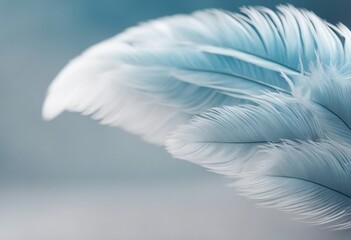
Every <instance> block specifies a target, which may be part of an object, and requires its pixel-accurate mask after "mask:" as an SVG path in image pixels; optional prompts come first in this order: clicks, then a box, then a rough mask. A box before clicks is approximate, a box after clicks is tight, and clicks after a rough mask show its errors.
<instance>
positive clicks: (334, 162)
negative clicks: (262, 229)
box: [43, 5, 351, 229]
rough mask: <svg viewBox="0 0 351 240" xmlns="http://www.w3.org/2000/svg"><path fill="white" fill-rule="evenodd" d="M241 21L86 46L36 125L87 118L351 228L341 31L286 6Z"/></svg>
mask: <svg viewBox="0 0 351 240" xmlns="http://www.w3.org/2000/svg"><path fill="white" fill-rule="evenodd" d="M241 11H242V13H232V12H228V11H224V10H215V9H211V10H203V11H198V12H195V13H193V14H190V15H175V16H172V17H164V18H161V19H158V20H154V21H150V22H146V23H143V24H140V25H138V26H136V27H132V28H129V29H127V30H126V31H124V32H122V33H120V34H118V35H117V36H115V37H113V38H111V39H108V40H106V41H104V42H102V43H99V44H97V45H95V46H93V47H91V48H89V49H88V50H86V51H85V52H84V53H83V54H81V55H80V56H78V57H76V58H75V59H74V60H73V61H71V62H70V63H69V64H68V65H67V66H66V67H65V68H64V69H63V70H62V71H61V72H60V74H59V75H58V76H57V77H56V78H55V80H54V81H53V83H52V84H51V86H50V87H49V90H48V96H47V99H46V100H45V103H44V107H43V117H44V118H45V119H47V120H51V119H53V118H55V117H56V116H57V115H59V114H60V113H61V112H63V111H73V112H81V113H82V114H84V115H90V116H91V117H92V118H94V119H97V120H99V121H100V122H101V123H103V124H109V125H112V126H118V127H122V128H124V129H126V130H127V131H130V132H132V133H135V134H138V135H141V136H142V137H143V138H144V139H145V140H146V141H149V142H152V143H155V144H160V145H163V144H165V145H166V148H167V149H168V151H170V152H171V154H173V155H174V156H175V157H178V158H181V159H186V160H189V161H191V162H194V163H196V164H199V165H202V166H204V167H206V168H208V169H210V170H211V171H215V172H217V173H221V174H224V175H226V176H229V177H233V178H235V184H234V185H235V186H236V187H237V188H238V190H240V192H241V193H243V194H244V195H246V196H249V197H251V198H253V199H256V200H259V201H260V203H262V204H264V205H267V206H272V207H277V208H280V209H283V210H286V211H290V212H294V213H297V214H299V217H300V218H301V219H302V220H304V221H306V222H309V223H313V224H320V225H323V226H326V227H330V228H333V229H346V228H351V218H350V213H351V212H350V207H351V201H350V196H351V192H350V189H351V186H350V184H349V183H348V179H350V178H351V167H350V166H351V165H350V155H351V152H350V150H349V147H350V146H351V137H350V136H351V135H350V133H351V110H350V108H349V103H350V102H351V95H350V92H351V85H350V83H351V81H350V79H351V71H350V69H351V62H350V61H351V59H350V56H351V32H350V30H349V29H348V28H347V27H345V26H344V25H341V24H339V25H338V26H334V25H332V24H329V23H328V22H326V21H324V20H322V19H320V18H319V17H318V16H316V15H315V14H313V13H312V12H309V11H306V10H302V9H296V8H294V7H293V6H290V5H287V6H279V7H277V10H276V11H272V10H270V9H267V8H263V7H255V8H254V7H246V8H242V9H241ZM171 132H172V133H171ZM170 133H171V134H170ZM168 135H169V136H168ZM167 136H168V137H167ZM166 139H167V140H166Z"/></svg>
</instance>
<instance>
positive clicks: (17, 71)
mask: <svg viewBox="0 0 351 240" xmlns="http://www.w3.org/2000/svg"><path fill="white" fill-rule="evenodd" d="M281 3H285V2H282V1H273V0H272V1H268V0H266V1H262V0H261V1H258V0H257V1H254V0H251V1H250V0H247V1H240V0H237V1H234V0H174V1H171V0H169V1H166V0H150V1H148V0H115V1H108V0H99V1H97V0H96V1H93V0H90V1H89V0H86V1H84V0H60V1H48V0H46V1H34V0H16V1H14V0H0V114H1V115H0V116H1V117H0V131H1V134H0V196H1V197H0V240H41V239H43V240H44V239H45V240H48V239H50V240H56V239H57V240H61V239H62V240H63V239H64V240H90V239H92V240H112V239H117V240H119V239H122V240H129V239H133V240H134V239H144V240H145V239H152V240H158V239H162V240H168V239H194V240H196V239H201V240H207V239H216V240H220V239H225V240H226V239H241V240H254V239H260V240H262V239H269V240H274V239H279V240H281V239H285V240H288V239H294V240H295V239H309V240H312V239H318V240H322V239H334V240H338V239H350V236H351V232H350V231H349V232H329V231H326V230H321V229H319V228H316V227H307V226H306V225H305V224H300V223H296V222H294V221H292V220H290V218H288V217H287V216H286V214H282V213H280V212H277V211H275V210H270V209H261V208H257V207H255V206H254V204H253V203H252V202H250V201H248V200H246V199H244V198H241V197H239V196H237V194H236V193H235V191H234V190H233V189H231V188H229V187H226V184H228V183H230V181H229V180H228V179H223V178H222V177H221V176H219V175H215V174H212V173H209V172H207V171H205V170H204V169H202V168H200V167H198V166H195V165H193V164H191V163H188V162H185V161H181V160H177V159H173V158H171V157H170V156H169V155H168V154H167V153H166V152H165V151H164V150H163V149H162V148H159V147H155V146H151V145H149V144H147V143H144V142H142V141H141V140H140V139H139V138H138V137H135V136H132V135H130V134H127V133H125V132H124V131H122V130H120V129H116V128H110V127H107V126H101V125H99V124H98V123H97V122H95V121H93V120H91V119H89V118H87V117H82V116H80V115H79V114H74V113H64V114H63V115H61V116H60V117H59V118H57V119H56V120H54V121H52V122H43V121H42V119H41V106H42V103H43V100H44V97H45V94H46V89H47V87H48V85H49V84H50V82H51V80H52V79H53V78H54V77H55V75H56V74H57V73H58V71H59V70H60V69H62V67H64V65H65V64H66V63H67V62H68V61H69V60H70V59H71V58H73V57H74V56H76V55H78V54H79V53H81V52H82V51H83V50H84V49H86V48H87V47H89V46H91V45H92V44H95V43H97V42H99V41H101V40H104V39H106V38H109V37H112V36H114V35H115V34H117V33H118V32H120V31H122V30H123V29H125V28H127V27H129V26H133V25H135V24H137V23H138V22H141V21H145V20H149V19H153V18H158V17H161V16H165V15H171V14H176V13H190V12H192V11H194V10H198V9H204V8H223V9H227V10H232V11H238V8H239V7H241V6H243V5H263V6H267V7H274V6H275V5H277V4H281ZM289 3H291V4H293V5H295V6H297V7H303V8H307V9H310V10H312V11H314V12H315V13H317V14H318V15H319V16H321V17H322V18H325V19H327V20H328V21H330V22H332V23H337V22H343V23H344V24H345V25H347V26H349V27H350V26H351V14H350V10H351V2H350V1H348V0H345V1H342V0H338V1H336V0H334V1H326V0H323V1H322V0H315V1H308V0H301V1H297V0H296V1H290V2H289Z"/></svg>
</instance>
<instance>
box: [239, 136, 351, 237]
mask: <svg viewBox="0 0 351 240" xmlns="http://www.w3.org/2000/svg"><path fill="white" fill-rule="evenodd" d="M260 157H261V161H260V162H257V164H256V166H255V168H254V169H252V170H251V172H247V173H246V174H245V175H242V176H241V178H240V179H239V180H238V181H236V182H235V183H234V184H233V186H234V187H236V189H238V191H239V192H240V193H241V194H243V195H245V196H247V197H249V198H251V199H254V200H256V201H257V202H258V203H259V205H263V206H267V207H274V208H278V209H281V210H283V211H287V212H291V213H293V214H294V216H295V218H296V219H297V220H299V221H303V222H306V223H309V224H313V225H321V226H322V227H324V228H329V229H334V230H342V229H349V228H351V187H350V178H351V150H350V148H349V146H348V145H345V144H343V143H338V142H336V141H333V140H323V141H319V142H312V141H307V142H292V141H285V142H284V143H282V144H274V145H271V146H269V147H267V148H266V149H265V150H262V151H261V156H260Z"/></svg>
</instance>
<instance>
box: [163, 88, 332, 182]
mask: <svg viewBox="0 0 351 240" xmlns="http://www.w3.org/2000/svg"><path fill="white" fill-rule="evenodd" d="M256 103H257V105H249V104H245V105H240V106H225V107H222V108H215V109H212V110H210V111H208V112H206V113H204V114H201V115H199V116H196V117H194V118H193V119H192V120H191V121H190V122H189V123H188V124H185V125H182V126H180V127H178V128H177V129H176V130H175V131H174V132H173V133H172V134H171V135H170V136H169V138H168V139H167V140H166V148H167V150H168V151H169V152H170V153H171V154H172V155H173V156H175V157H176V158H180V159H185V160H188V161H191V162H194V163H196V164H199V165H201V166H204V167H206V168H209V169H210V170H211V171H214V172H217V173H221V174H224V175H227V176H230V177H237V176H238V175H240V174H241V173H242V172H245V171H246V170H245V169H250V165H251V164H255V162H256V161H257V160H258V159H259V158H260V157H259V154H258V152H259V151H260V149H262V148H264V147H265V145H266V144H268V143H278V142H281V141H282V139H291V140H317V139H322V138H325V136H326V133H325V131H324V129H323V124H321V122H320V121H319V119H318V118H317V117H316V115H315V114H314V113H313V112H312V111H311V110H310V109H309V108H308V107H306V105H305V103H304V102H300V101H299V99H296V98H293V97H291V96H286V95H283V94H266V95H263V96H261V97H259V98H257V99H256ZM244 170H245V171H244Z"/></svg>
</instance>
